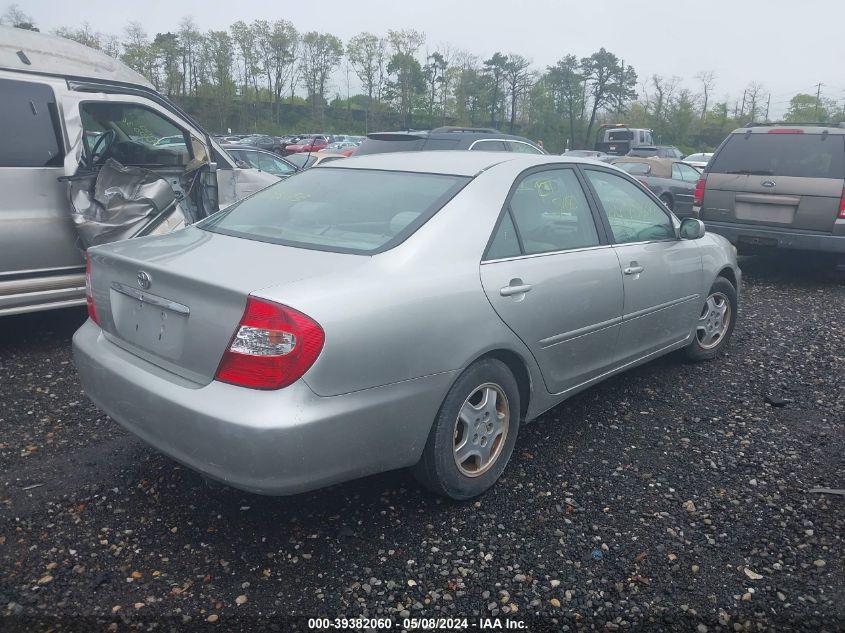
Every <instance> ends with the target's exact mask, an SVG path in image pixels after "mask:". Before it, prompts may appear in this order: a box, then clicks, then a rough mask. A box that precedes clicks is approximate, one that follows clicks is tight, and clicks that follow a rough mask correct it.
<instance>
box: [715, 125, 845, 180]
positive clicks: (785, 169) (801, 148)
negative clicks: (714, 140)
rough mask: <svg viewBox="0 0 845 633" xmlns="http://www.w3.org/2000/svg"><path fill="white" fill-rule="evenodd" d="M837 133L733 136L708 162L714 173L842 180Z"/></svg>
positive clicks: (844, 171)
mask: <svg viewBox="0 0 845 633" xmlns="http://www.w3.org/2000/svg"><path fill="white" fill-rule="evenodd" d="M843 138H845V137H843V136H842V135H839V134H732V135H731V136H730V137H729V138H728V140H727V142H726V143H725V146H724V147H723V148H722V149H721V151H719V153H718V154H717V155H716V157H715V158H714V159H713V160H711V161H710V163H709V164H708V166H707V169H708V171H709V172H710V173H716V174H740V175H752V176H797V177H811V178H836V179H839V180H842V179H843V178H845V141H844V140H843Z"/></svg>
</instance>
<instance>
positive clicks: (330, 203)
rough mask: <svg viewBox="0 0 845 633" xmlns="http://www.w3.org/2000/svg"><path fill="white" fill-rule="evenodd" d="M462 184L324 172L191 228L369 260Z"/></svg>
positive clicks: (438, 178)
mask: <svg viewBox="0 0 845 633" xmlns="http://www.w3.org/2000/svg"><path fill="white" fill-rule="evenodd" d="M470 180H471V178H468V177H462V176H444V175H436V174H420V173H410V172H398V171H397V172H391V171H375V170H364V169H338V168H330V167H326V168H321V169H315V170H313V171H307V172H303V173H301V174H299V175H296V176H294V177H292V178H289V179H288V180H285V181H283V182H280V183H279V184H277V185H274V186H272V187H268V188H267V189H264V190H263V191H261V192H259V193H257V194H255V195H254V196H252V197H250V198H247V199H245V200H244V201H242V202H241V203H239V204H236V205H233V207H230V208H229V209H227V210H226V211H222V212H220V213H218V214H216V215H214V216H212V217H211V218H209V219H208V220H206V221H205V222H203V223H201V224H200V225H199V226H200V228H202V229H205V230H207V231H212V232H215V233H223V234H225V235H232V236H235V237H242V238H246V239H252V240H258V241H261V242H273V243H277V244H285V245H288V246H299V247H304V248H314V249H318V250H328V251H335V252H343V253H361V254H372V253H375V252H380V251H382V250H386V249H388V248H393V247H394V246H396V245H397V244H399V243H401V242H402V241H404V240H405V239H406V238H407V237H408V236H409V235H411V234H412V233H413V232H414V231H416V230H417V229H418V228H419V227H420V226H422V225H423V224H424V223H425V222H426V221H427V220H428V219H429V218H430V217H431V216H433V215H434V214H435V213H436V212H437V211H439V210H440V208H441V207H443V205H445V204H446V203H447V202H448V201H449V200H450V199H451V198H452V197H453V196H454V195H455V194H456V193H457V192H458V191H460V190H461V189H462V188H463V187H464V186H465V185H466V184H467V183H468V182H469V181H470Z"/></svg>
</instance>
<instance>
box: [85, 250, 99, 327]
mask: <svg viewBox="0 0 845 633" xmlns="http://www.w3.org/2000/svg"><path fill="white" fill-rule="evenodd" d="M85 303H87V304H88V318H89V319H91V320H92V321H93V322H94V323H96V324H97V325H99V324H100V318H99V317H98V316H97V306H95V305H94V289H93V286H92V285H91V256H90V255H89V254H88V253H86V254H85Z"/></svg>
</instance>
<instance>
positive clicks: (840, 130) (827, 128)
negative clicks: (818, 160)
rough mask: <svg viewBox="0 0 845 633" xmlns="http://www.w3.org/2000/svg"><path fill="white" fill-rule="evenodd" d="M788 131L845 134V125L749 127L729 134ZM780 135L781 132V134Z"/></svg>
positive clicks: (794, 124) (782, 124) (815, 124)
mask: <svg viewBox="0 0 845 633" xmlns="http://www.w3.org/2000/svg"><path fill="white" fill-rule="evenodd" d="M779 129H780V130H783V129H790V130H801V131H802V132H804V133H805V134H824V133H827V134H845V123H831V124H829V125H825V124H824V123H810V124H808V123H777V124H773V125H749V126H748V127H741V128H737V129H736V130H734V131H733V132H731V134H748V133H751V134H770V133H777V132H776V131H777V130H779ZM781 133H782V132H781Z"/></svg>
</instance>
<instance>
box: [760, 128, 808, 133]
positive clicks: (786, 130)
mask: <svg viewBox="0 0 845 633" xmlns="http://www.w3.org/2000/svg"><path fill="white" fill-rule="evenodd" d="M803 133H804V130H799V129H797V128H793V127H773V128H772V129H771V130H769V131H768V134H803Z"/></svg>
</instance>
